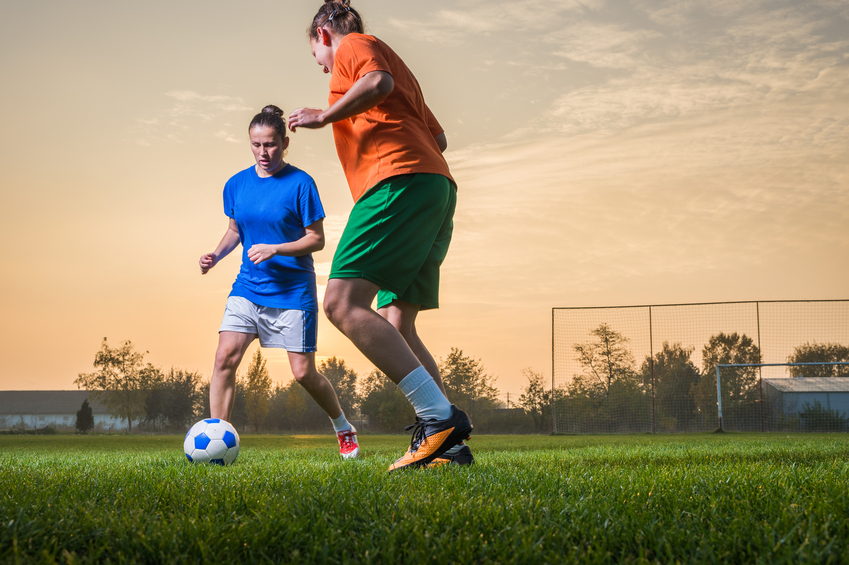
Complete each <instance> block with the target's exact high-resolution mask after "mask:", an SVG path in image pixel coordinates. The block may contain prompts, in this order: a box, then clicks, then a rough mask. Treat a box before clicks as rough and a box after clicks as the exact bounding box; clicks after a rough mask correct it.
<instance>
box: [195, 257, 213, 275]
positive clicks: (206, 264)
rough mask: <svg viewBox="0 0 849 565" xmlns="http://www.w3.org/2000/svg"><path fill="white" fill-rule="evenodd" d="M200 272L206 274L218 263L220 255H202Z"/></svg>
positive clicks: (199, 262)
mask: <svg viewBox="0 0 849 565" xmlns="http://www.w3.org/2000/svg"><path fill="white" fill-rule="evenodd" d="M198 264H200V274H202V275H205V274H206V273H208V272H209V270H210V269H211V268H213V267H214V266H215V265H217V264H218V255H216V254H215V253H207V254H206V255H201V256H200V261H198Z"/></svg>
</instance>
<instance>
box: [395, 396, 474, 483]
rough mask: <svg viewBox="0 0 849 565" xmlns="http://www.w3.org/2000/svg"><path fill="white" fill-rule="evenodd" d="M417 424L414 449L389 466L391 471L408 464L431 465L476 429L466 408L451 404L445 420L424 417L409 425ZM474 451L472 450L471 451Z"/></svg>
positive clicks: (412, 445)
mask: <svg viewBox="0 0 849 565" xmlns="http://www.w3.org/2000/svg"><path fill="white" fill-rule="evenodd" d="M410 428H413V437H412V438H411V440H410V449H408V450H407V453H405V454H404V455H403V456H402V457H401V458H400V459H398V460H397V461H395V462H394V463H393V464H392V465H390V466H389V472H390V473H391V472H392V471H397V470H398V469H404V468H407V467H421V466H423V465H427V464H428V463H430V462H431V461H433V460H434V459H436V458H437V457H439V456H441V455H442V454H443V453H445V452H446V451H448V450H449V449H451V448H452V447H454V446H455V445H457V444H458V443H460V442H461V441H463V440H464V439H468V438H469V436H470V435H471V433H472V422H471V421H470V420H469V417H468V416H467V415H466V413H465V412H463V411H462V410H458V409H457V407H456V406H454V405H452V406H451V414H450V415H449V416H448V418H446V419H444V420H422V419H420V418H416V423H415V424H413V425H411V426H407V429H408V430H409V429H410ZM470 454H471V452H470Z"/></svg>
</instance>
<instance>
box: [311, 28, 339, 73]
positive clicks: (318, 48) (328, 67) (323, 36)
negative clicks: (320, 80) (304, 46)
mask: <svg viewBox="0 0 849 565" xmlns="http://www.w3.org/2000/svg"><path fill="white" fill-rule="evenodd" d="M316 32H317V33H318V37H317V38H316V39H310V47H311V48H312V55H313V57H315V62H316V63H318V65H319V66H320V67H322V68H323V69H324V72H325V73H331V72H333V59H334V58H335V56H334V53H333V41H332V39H331V35H330V33H329V32H328V31H327V30H326V29H324V28H323V27H320V28H318V29H317V30H316Z"/></svg>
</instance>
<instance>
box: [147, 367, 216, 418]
mask: <svg viewBox="0 0 849 565" xmlns="http://www.w3.org/2000/svg"><path fill="white" fill-rule="evenodd" d="M202 378H203V377H202V376H201V374H200V373H197V372H190V371H184V370H183V369H175V368H173V367H172V368H171V369H170V370H169V371H168V373H167V374H163V373H162V372H161V371H157V373H156V374H155V375H153V376H152V378H151V381H152V382H151V385H150V386H151V389H150V392H149V394H148V397H147V400H146V402H145V421H146V422H147V423H148V424H150V425H153V426H154V427H162V426H167V427H168V428H170V429H175V430H176V429H186V428H187V427H188V426H189V425H190V424H192V423H193V422H194V419H195V418H196V417H197V416H198V415H199V414H201V413H202V411H203V410H202V406H203V398H202V388H201V379H202Z"/></svg>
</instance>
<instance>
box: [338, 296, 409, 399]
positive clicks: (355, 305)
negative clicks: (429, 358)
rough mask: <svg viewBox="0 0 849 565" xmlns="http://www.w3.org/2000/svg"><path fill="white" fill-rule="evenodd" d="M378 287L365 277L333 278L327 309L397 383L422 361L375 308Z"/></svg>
mask: <svg viewBox="0 0 849 565" xmlns="http://www.w3.org/2000/svg"><path fill="white" fill-rule="evenodd" d="M378 290H380V288H379V287H378V286H377V285H376V284H374V283H373V282H371V281H367V280H365V279H330V280H329V281H328V282H327V291H326V292H325V294H324V312H325V314H327V319H328V320H330V323H332V324H333V325H334V326H336V327H337V328H338V329H339V331H341V332H342V333H343V334H345V336H346V337H347V338H348V339H350V340H351V341H352V342H353V344H354V345H355V346H356V347H357V349H359V350H360V351H361V352H362V353H363V355H365V356H366V357H367V358H368V360H369V361H371V362H372V363H374V365H375V366H376V367H377V368H378V369H380V370H381V371H383V373H384V374H385V375H386V376H387V377H389V379H390V380H391V381H392V382H393V383H395V384H398V383H399V382H401V380H402V379H404V377H406V376H407V375H409V374H410V373H411V372H412V371H413V370H414V369H416V368H417V367H419V366H420V365H421V363H420V362H419V359H418V358H417V357H416V355H415V354H414V353H413V351H412V350H411V349H410V346H409V345H407V342H406V341H405V340H404V337H403V336H402V335H401V334H400V332H399V331H398V330H397V329H396V328H395V327H394V326H393V325H392V324H390V323H389V322H388V321H386V320H385V319H383V318H382V317H381V316H380V315H379V314H378V313H377V312H375V311H374V310H372V308H371V304H372V301H373V300H374V297H375V296H377V291H378Z"/></svg>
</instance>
